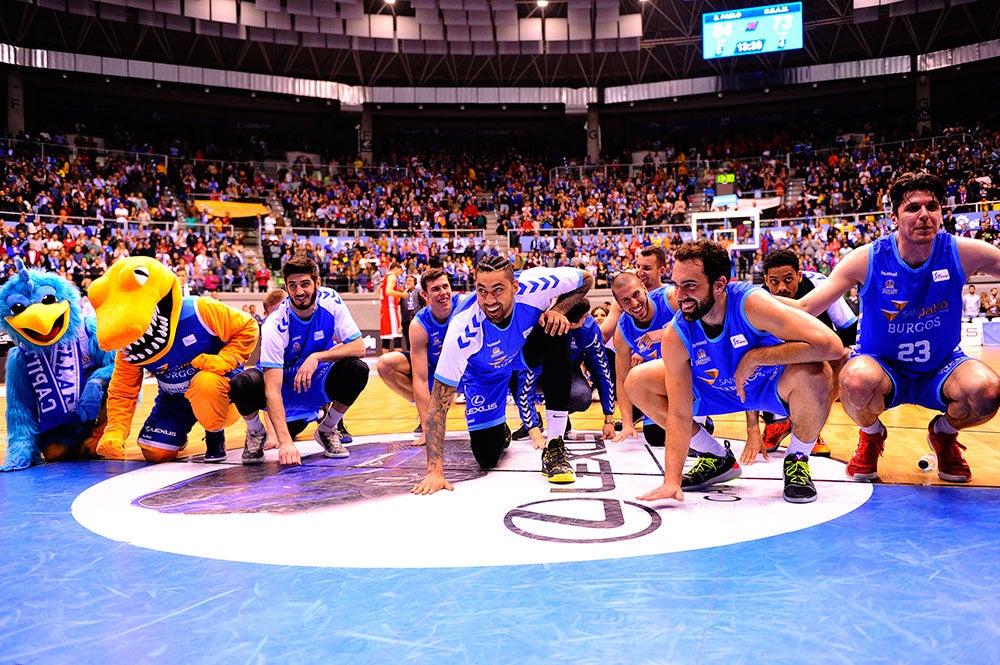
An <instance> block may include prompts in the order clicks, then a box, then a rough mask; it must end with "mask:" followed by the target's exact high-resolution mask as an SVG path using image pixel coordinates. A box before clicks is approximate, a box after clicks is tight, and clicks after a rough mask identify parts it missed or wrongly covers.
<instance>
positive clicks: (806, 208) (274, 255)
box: [0, 126, 1000, 294]
mask: <svg viewBox="0 0 1000 665" xmlns="http://www.w3.org/2000/svg"><path fill="white" fill-rule="evenodd" d="M30 138H31V137H22V138H21V140H4V139H2V138H0V146H2V148H3V151H4V154H3V160H0V218H2V219H3V221H4V223H3V224H2V225H0V227H2V233H3V238H2V242H3V244H4V250H5V251H4V252H3V254H2V255H0V261H2V262H3V263H4V264H5V266H4V268H5V269H6V270H10V269H11V268H10V266H11V265H12V259H13V257H15V256H20V257H21V258H22V259H24V260H25V262H26V263H27V264H29V265H32V266H38V267H43V268H46V269H49V270H53V271H55V272H60V273H62V274H64V275H65V276H66V277H67V278H68V279H71V280H72V281H73V282H75V283H76V284H78V285H79V286H80V287H81V288H85V287H86V286H87V284H89V282H90V281H91V280H92V279H94V278H95V277H96V276H98V275H100V274H102V273H103V272H104V270H106V268H107V266H108V265H110V264H111V263H112V262H114V261H115V260H116V259H118V258H120V257H122V256H128V255H132V254H139V255H147V256H154V257H157V258H159V259H161V260H163V261H164V262H165V263H167V264H169V265H171V266H173V267H174V268H175V269H181V268H183V269H184V271H183V272H184V273H185V277H186V287H185V288H187V289H190V290H191V291H192V292H195V293H209V294H211V293H218V292H227V291H239V290H265V289H266V288H267V286H268V285H269V284H273V283H274V282H275V276H276V273H277V272H278V269H279V267H280V265H281V263H282V261H283V260H285V259H286V258H287V257H289V256H291V255H293V254H294V253H297V252H305V253H306V254H308V255H310V256H311V257H312V258H314V259H315V260H316V261H317V263H318V264H319V265H320V268H321V271H322V273H323V275H324V279H325V280H326V282H327V283H328V284H329V285H331V286H334V287H336V288H338V289H340V290H344V291H348V290H354V291H361V292H372V291H375V290H376V289H377V288H378V285H379V282H380V280H381V275H382V272H383V271H384V269H385V268H386V267H387V265H388V264H389V263H390V262H392V261H399V262H400V263H402V264H403V265H404V266H405V268H406V271H407V272H408V273H410V274H416V273H418V272H419V271H420V270H422V269H423V267H425V266H426V265H428V264H429V263H430V262H432V261H435V262H440V263H441V264H442V265H443V266H444V267H445V269H446V271H447V272H449V274H451V275H452V278H453V281H454V282H455V283H456V286H457V288H463V287H467V286H468V283H469V275H470V273H471V271H472V266H474V265H475V263H476V262H477V261H478V259H479V258H481V257H482V256H483V255H485V254H491V253H498V252H503V253H505V254H508V255H509V256H510V258H511V259H512V261H513V262H514V264H515V266H516V267H517V268H519V269H520V268H526V267H530V266H532V265H550V266H551V265H574V266H578V267H581V268H583V269H586V270H590V271H591V272H592V273H594V274H595V277H596V278H597V279H598V283H599V284H602V283H606V282H607V280H608V278H609V276H610V275H613V274H615V273H616V272H618V271H620V270H621V269H623V268H626V267H628V266H629V265H630V264H631V261H632V259H633V257H634V256H635V254H636V252H637V251H638V249H639V248H641V247H642V246H644V245H648V244H662V245H663V246H665V247H666V248H668V249H670V248H673V247H675V246H677V245H678V244H679V243H680V242H681V241H682V235H681V233H680V231H681V229H686V228H687V221H686V216H687V213H688V212H689V211H690V209H691V205H692V203H691V202H692V201H693V200H694V198H695V195H696V193H704V190H705V184H704V183H707V182H709V181H710V180H711V177H712V174H713V173H714V172H719V171H725V172H731V173H734V174H735V175H736V180H737V186H738V189H740V190H747V189H753V190H758V189H762V190H766V191H774V192H776V193H780V194H782V195H783V194H784V193H785V191H786V189H787V187H788V185H789V179H790V177H795V178H801V179H802V180H803V182H804V185H803V190H802V193H801V195H800V196H799V197H798V198H797V199H796V200H794V201H786V202H785V203H783V204H782V205H781V206H779V208H778V209H777V211H776V214H777V216H778V217H779V219H781V220H795V221H793V222H788V223H783V225H782V227H781V228H779V229H774V230H769V231H767V232H766V233H765V234H764V236H763V238H762V243H761V250H760V251H759V252H747V253H744V254H740V255H738V256H737V259H738V260H737V261H736V262H735V264H736V271H737V273H738V275H739V276H740V277H743V278H748V279H749V278H753V277H754V276H755V274H759V270H760V261H761V258H762V255H763V253H765V252H766V251H768V250H769V249H773V248H777V247H786V246H790V247H793V248H795V249H796V250H797V251H798V252H799V254H800V256H801V257H802V262H803V268H804V269H809V270H817V271H820V272H828V271H829V270H830V269H831V268H832V267H833V265H835V264H836V262H837V261H838V260H839V258H840V257H841V256H843V255H844V254H845V253H846V252H847V251H849V250H850V249H851V248H853V247H856V246H858V245H859V244H862V243H865V242H868V241H870V240H871V239H873V238H874V237H877V236H878V235H880V234H882V233H885V232H886V231H887V230H888V222H887V219H886V218H885V216H884V212H885V211H886V208H887V206H888V203H887V195H886V188H887V184H888V182H889V181H890V180H891V179H892V178H893V176H894V175H895V174H897V173H899V172H901V171H904V170H913V169H918V170H919V169H926V170H929V171H932V172H935V173H938V174H939V175H941V176H942V177H943V178H944V179H945V181H946V182H947V186H948V190H947V193H948V194H947V195H948V202H947V203H948V204H949V205H952V206H955V207H956V209H957V210H962V209H963V208H968V207H971V206H974V205H975V204H976V203H978V202H980V201H985V200H989V201H995V200H1000V133H997V132H993V131H990V130H988V129H986V128H984V127H982V126H977V127H975V128H973V129H972V130H969V131H962V132H955V133H953V134H951V135H948V136H945V137H943V138H942V137H937V138H936V139H934V140H927V139H919V140H918V139H910V140H906V141H900V142H895V143H878V142H876V141H875V139H873V138H872V134H871V133H866V132H859V133H858V134H856V135H852V136H850V137H847V138H844V137H841V139H838V140H836V141H832V142H831V145H830V146H829V147H826V148H822V149H820V148H810V149H808V150H801V146H800V149H799V152H796V153H794V155H793V156H790V157H789V156H784V155H786V154H787V153H782V152H780V151H781V150H783V149H788V138H787V137H777V138H774V139H772V140H771V141H770V142H768V141H763V140H757V141H751V142H742V143H741V142H735V143H726V144H724V145H721V146H719V145H711V144H710V145H707V146H702V147H701V148H700V150H701V151H703V152H701V151H699V152H698V153H697V156H689V155H688V153H689V152H693V150H689V151H681V150H676V149H675V148H673V147H671V146H666V147H663V148H662V150H656V151H655V152H654V151H651V152H650V155H649V156H648V158H646V159H643V160H642V163H641V164H638V165H635V166H634V167H632V166H630V165H626V164H621V163H620V162H614V161H613V162H612V163H610V164H609V165H608V168H598V169H592V170H590V171H587V172H584V173H582V174H578V175H574V172H573V171H572V170H568V171H562V172H559V173H557V175H556V176H555V177H550V171H549V169H548V166H547V163H546V161H545V160H544V159H542V158H540V157H533V156H532V155H530V154H520V153H518V152H515V151H506V152H504V151H498V152H492V153H490V154H488V155H475V154H472V153H462V152H427V153H421V154H414V155H408V156H407V157H406V158H405V159H401V160H394V161H395V162H398V163H390V162H388V161H387V162H384V163H381V164H380V165H378V166H377V167H375V168H360V164H359V163H358V162H354V163H347V164H345V165H341V166H336V165H335V166H329V167H327V166H324V167H318V166H317V165H315V164H313V163H312V161H311V159H310V158H302V157H299V158H297V159H296V160H295V161H294V162H292V163H291V164H288V165H287V166H286V167H284V168H282V169H280V170H278V171H276V172H275V173H274V174H273V175H270V174H268V172H266V170H265V169H263V168H261V165H260V164H259V163H256V162H249V161H238V160H236V159H229V158H235V157H242V156H245V154H244V153H240V152H239V151H231V152H228V153H225V154H223V153H222V152H221V151H220V150H219V149H218V148H216V147H214V146H208V147H206V148H205V149H195V150H194V153H193V154H190V155H187V154H183V153H182V149H183V148H184V147H185V145H184V144H183V143H181V142H174V143H173V144H171V145H170V146H169V147H168V153H167V154H166V158H164V157H163V156H162V155H159V154H156V153H153V152H152V150H153V147H152V146H149V145H145V144H143V145H141V146H137V145H135V142H134V141H133V142H131V143H130V144H129V147H130V148H132V149H133V150H132V151H131V152H107V153H104V154H101V155H100V157H99V156H98V153H97V152H95V151H92V150H71V149H70V147H71V146H68V145H65V139H64V137H59V136H48V135H46V136H42V137H35V138H36V139H49V140H51V141H52V142H51V143H45V144H44V145H43V144H42V143H40V142H39V141H38V140H35V141H33V140H30ZM60 141H62V143H61V142H60ZM658 147H659V146H658ZM750 149H752V150H755V151H757V152H756V154H754V155H752V156H751V157H747V158H744V157H735V156H732V155H734V154H737V153H739V152H741V151H743V150H750ZM661 154H662V155H664V156H665V157H666V159H663V158H661ZM705 156H707V157H711V158H713V159H715V160H716V161H715V162H714V163H713V166H712V168H711V169H705V168H704V167H703V166H699V164H700V163H701V161H702V160H703V158H704V157H705ZM720 157H721V161H720V159H719V158H720ZM344 161H346V160H344ZM699 177H703V178H704V181H703V182H702V185H701V187H700V188H699ZM196 198H210V199H228V200H254V201H261V200H266V199H268V198H272V199H274V200H276V201H277V203H278V205H280V207H281V209H282V211H283V216H284V220H283V225H284V227H285V228H287V227H292V228H294V229H296V231H297V233H296V234H285V233H281V234H280V235H279V232H278V230H277V229H276V228H275V227H274V223H275V221H274V218H273V216H271V215H269V216H268V219H269V220H270V226H269V225H268V224H267V223H265V222H264V221H263V220H261V221H260V224H261V226H260V227H259V228H258V229H255V230H258V231H261V232H262V244H261V246H260V247H258V246H257V244H256V242H253V243H252V244H251V246H249V247H248V246H247V237H246V236H245V235H244V234H243V233H241V232H240V230H239V229H238V228H236V227H234V226H233V225H232V223H231V220H228V219H223V218H216V217H213V216H211V215H210V214H209V213H208V212H206V210H204V209H202V210H199V209H198V208H197V207H196V206H195V205H194V203H193V202H194V200H195V199H196ZM700 205H701V208H700V209H706V208H708V207H710V206H711V196H710V195H709V196H705V197H703V201H702V202H701V203H700ZM488 211H493V212H495V214H496V220H497V222H496V223H497V226H498V230H500V231H504V230H507V229H510V230H512V231H515V232H516V233H517V234H520V235H522V236H526V237H530V238H531V240H530V242H529V243H527V246H526V247H522V246H521V245H520V244H519V243H516V242H515V243H513V246H512V247H511V248H510V249H509V250H508V249H506V248H504V247H502V246H497V245H496V244H494V243H492V242H487V241H485V240H482V239H481V236H479V237H476V236H458V235H457V234H456V236H455V237H451V238H448V237H443V236H444V235H445V232H449V231H456V230H462V231H465V230H482V229H484V228H485V226H486V224H487V221H486V220H487V216H486V214H485V213H486V212H488ZM842 213H864V214H863V215H861V216H859V217H856V218H851V219H850V220H841V219H837V218H831V217H830V216H832V215H836V214H842ZM868 213H870V214H868ZM671 225H673V226H671ZM947 225H948V220H947V219H946V226H947ZM983 226H984V227H985V226H986V225H983ZM621 227H631V228H630V229H627V230H625V231H623V230H622V228H621ZM549 229H551V230H553V233H552V234H543V233H539V232H540V231H543V230H549ZM581 229H582V230H585V233H581ZM631 229H635V230H636V232H635V233H633V232H632V230H631ZM345 230H365V232H366V234H365V236H364V237H361V238H359V237H347V238H345V237H343V236H339V235H338V233H341V232H343V231H345ZM950 230H952V231H956V230H957V231H958V232H962V231H963V229H961V228H959V229H955V227H954V223H952V226H951V229H950ZM965 232H967V233H977V234H978V233H980V231H979V230H975V229H972V230H966V231H965ZM990 233H991V231H990V230H989V229H988V230H987V236H988V237H987V239H988V240H990V239H994V240H998V241H1000V238H997V235H998V234H996V233H995V232H992V235H990ZM470 237H471V238H473V239H472V240H469V238H470Z"/></svg>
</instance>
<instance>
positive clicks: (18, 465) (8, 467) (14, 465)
mask: <svg viewBox="0 0 1000 665" xmlns="http://www.w3.org/2000/svg"><path fill="white" fill-rule="evenodd" d="M35 464H41V462H35ZM31 465H32V462H31V460H30V459H27V460H12V459H10V458H9V457H8V458H7V461H6V462H4V465H3V466H0V471H21V470H23V469H27V468H29V467H30V466H31Z"/></svg>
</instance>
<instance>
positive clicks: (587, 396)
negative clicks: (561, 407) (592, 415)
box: [569, 372, 594, 413]
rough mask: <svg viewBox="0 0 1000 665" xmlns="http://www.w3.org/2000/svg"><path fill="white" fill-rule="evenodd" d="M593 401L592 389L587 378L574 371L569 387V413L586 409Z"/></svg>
mask: <svg viewBox="0 0 1000 665" xmlns="http://www.w3.org/2000/svg"><path fill="white" fill-rule="evenodd" d="M593 401H594V389H593V388H592V387H591V386H590V384H589V383H587V379H585V378H583V376H582V375H581V374H579V373H575V372H574V374H573V381H572V383H570V387H569V411H570V412H571V413H579V412H581V411H586V410H587V409H589V408H590V405H591V404H592V403H593Z"/></svg>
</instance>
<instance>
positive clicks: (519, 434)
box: [510, 425, 529, 441]
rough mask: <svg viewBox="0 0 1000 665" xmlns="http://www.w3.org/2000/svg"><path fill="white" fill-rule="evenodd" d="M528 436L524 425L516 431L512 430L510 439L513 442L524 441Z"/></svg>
mask: <svg viewBox="0 0 1000 665" xmlns="http://www.w3.org/2000/svg"><path fill="white" fill-rule="evenodd" d="M528 436H529V434H528V428H527V427H525V426H524V425H521V426H520V427H518V428H517V429H516V430H514V433H513V434H511V435H510V438H511V439H513V440H514V441H522V440H524V439H527V438H528Z"/></svg>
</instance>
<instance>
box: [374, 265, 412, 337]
mask: <svg viewBox="0 0 1000 665" xmlns="http://www.w3.org/2000/svg"><path fill="white" fill-rule="evenodd" d="M402 274H403V266H402V265H400V264H399V263H398V262H395V261H393V262H392V263H390V264H389V272H387V273H386V275H385V279H383V280H382V283H381V284H379V287H378V295H379V335H380V336H381V338H382V349H381V352H382V353H385V352H386V351H388V350H389V349H391V348H393V347H396V346H399V347H402V343H403V327H402V322H401V320H400V313H399V299H400V298H405V297H406V296H407V293H406V291H400V290H399V289H398V288H397V287H398V285H399V276H400V275H402Z"/></svg>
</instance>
